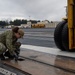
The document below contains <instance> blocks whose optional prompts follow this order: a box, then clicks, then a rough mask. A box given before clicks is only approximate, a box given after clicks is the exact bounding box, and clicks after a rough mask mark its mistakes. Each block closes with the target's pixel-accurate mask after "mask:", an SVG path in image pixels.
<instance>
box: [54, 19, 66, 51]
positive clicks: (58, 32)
mask: <svg viewBox="0 0 75 75" xmlns="http://www.w3.org/2000/svg"><path fill="white" fill-rule="evenodd" d="M66 23H67V21H66V20H64V21H62V22H60V23H59V24H58V25H57V27H56V28H55V31H54V41H55V44H56V46H57V47H58V48H59V49H61V50H63V51H64V50H65V49H64V47H63V45H62V30H63V27H64V25H65V24H66Z"/></svg>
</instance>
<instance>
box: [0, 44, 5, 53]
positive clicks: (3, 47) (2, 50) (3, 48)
mask: <svg viewBox="0 0 75 75" xmlns="http://www.w3.org/2000/svg"><path fill="white" fill-rule="evenodd" d="M5 51H6V47H5V45H4V44H3V43H0V54H2V53H4V52H5Z"/></svg>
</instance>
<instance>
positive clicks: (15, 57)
mask: <svg viewBox="0 0 75 75" xmlns="http://www.w3.org/2000/svg"><path fill="white" fill-rule="evenodd" d="M14 59H15V61H17V60H18V55H17V54H16V53H15V54H14Z"/></svg>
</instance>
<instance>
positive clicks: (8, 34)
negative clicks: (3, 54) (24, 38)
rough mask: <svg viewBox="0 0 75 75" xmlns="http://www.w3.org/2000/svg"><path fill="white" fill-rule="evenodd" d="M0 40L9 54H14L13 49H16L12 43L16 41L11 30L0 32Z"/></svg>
mask: <svg viewBox="0 0 75 75" xmlns="http://www.w3.org/2000/svg"><path fill="white" fill-rule="evenodd" d="M0 42H1V43H3V44H4V45H5V46H6V48H7V49H8V50H9V52H10V54H11V55H13V54H14V50H15V49H16V47H15V45H14V44H15V43H16V42H17V38H16V37H15V36H14V33H13V32H12V30H8V31H5V32H4V33H2V34H0Z"/></svg>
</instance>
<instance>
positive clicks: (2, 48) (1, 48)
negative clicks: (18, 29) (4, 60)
mask: <svg viewBox="0 0 75 75" xmlns="http://www.w3.org/2000/svg"><path fill="white" fill-rule="evenodd" d="M14 46H15V48H16V50H15V52H16V53H17V54H19V53H20V46H21V43H20V42H16V43H15V44H14ZM6 50H7V48H6V46H5V45H4V44H3V43H0V54H2V53H4V52H6ZM8 51H9V50H8Z"/></svg>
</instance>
